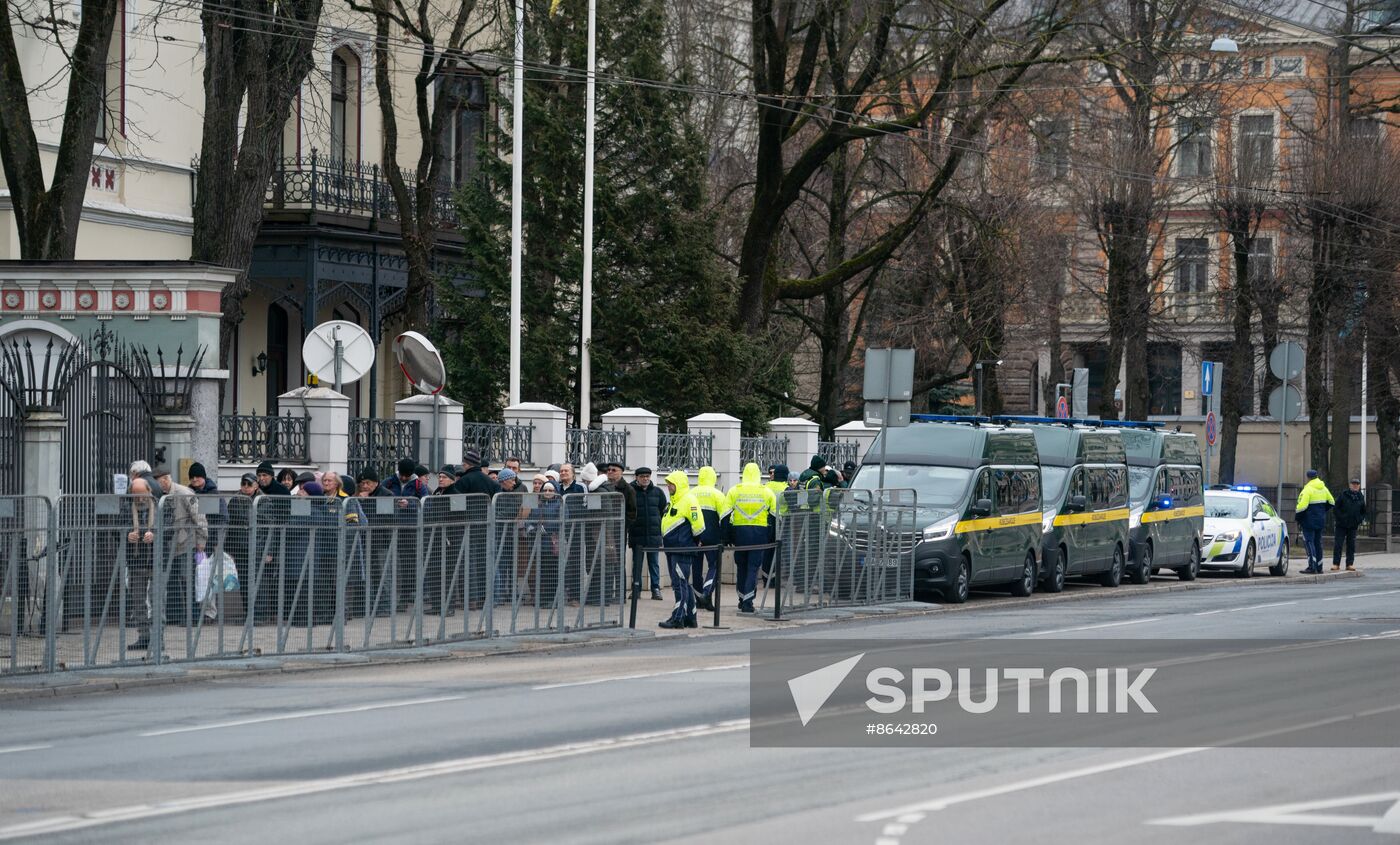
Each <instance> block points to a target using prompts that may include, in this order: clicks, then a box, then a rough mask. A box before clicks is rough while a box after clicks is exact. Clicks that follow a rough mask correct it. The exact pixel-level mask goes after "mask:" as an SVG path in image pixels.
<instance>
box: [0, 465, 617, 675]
mask: <svg viewBox="0 0 1400 845" xmlns="http://www.w3.org/2000/svg"><path fill="white" fill-rule="evenodd" d="M624 520H625V514H624V510H623V498H622V496H621V494H617V493H590V494H576V495H570V496H566V497H562V498H560V497H557V496H556V497H547V496H543V495H536V494H501V495H498V496H496V497H495V498H494V499H489V498H488V497H486V496H480V495H477V496H450V495H443V496H430V497H427V498H424V499H414V498H395V497H377V496H376V497H368V498H351V497H339V498H334V499H332V498H328V497H301V496H258V497H256V498H248V497H245V496H241V495H221V494H214V495H202V496H184V495H178V494H177V495H169V496H164V497H161V498H156V497H153V496H148V495H139V496H130V495H128V496H113V495H81V496H79V495H65V496H60V497H59V498H58V500H57V502H56V503H55V504H54V505H53V506H50V504H49V502H48V500H46V499H43V498H42V497H23V496H10V497H0V674H10V673H18V672H39V671H55V670H59V669H75V668H82V667H102V666H122V665H130V664H152V663H163V662H167V661H186V660H204V659H215V658H219V657H233V656H257V655H279V654H297V653H310V652H323V651H359V650H366V649H375V648H386V647H393V646H412V645H424V644H428V643H434V642H442V641H451V640H462V639H471V638H477V637H490V636H497V635H509V634H528V633H539V632H564V631H570V630H578V629H584V628H599V627H615V626H619V625H621V624H622V593H623V583H622V581H623V579H622V569H623V550H624V541H625V536H626V532H625V526H624Z"/></svg>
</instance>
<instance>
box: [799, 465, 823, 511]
mask: <svg viewBox="0 0 1400 845" xmlns="http://www.w3.org/2000/svg"><path fill="white" fill-rule="evenodd" d="M797 486H798V487H799V488H801V490H802V491H803V492H804V493H805V494H806V495H804V496H801V497H799V498H798V501H799V502H800V503H801V504H800V507H802V508H805V509H808V510H816V509H817V508H819V507H821V501H822V490H823V489H824V488H825V487H826V458H823V457H822V456H821V455H813V456H812V462H811V464H810V465H809V466H808V467H807V468H806V469H804V470H802V474H801V475H799V476H797Z"/></svg>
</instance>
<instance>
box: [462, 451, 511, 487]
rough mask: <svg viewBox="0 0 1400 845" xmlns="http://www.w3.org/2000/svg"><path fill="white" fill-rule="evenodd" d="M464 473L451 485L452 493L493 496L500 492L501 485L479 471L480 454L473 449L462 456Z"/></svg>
mask: <svg viewBox="0 0 1400 845" xmlns="http://www.w3.org/2000/svg"><path fill="white" fill-rule="evenodd" d="M462 465H463V467H464V469H465V471H464V472H463V473H462V477H461V478H458V479H457V481H456V482H455V483H453V485H452V492H453V493H459V494H460V493H484V494H486V495H487V496H494V495H496V494H497V493H499V492H501V485H500V484H497V483H496V482H495V481H492V480H491V479H490V478H488V477H487V475H486V473H484V472H482V470H481V453H480V452H477V451H476V450H474V449H471V450H468V451H467V453H466V454H465V455H463V456H462Z"/></svg>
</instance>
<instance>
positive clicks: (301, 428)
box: [219, 414, 310, 464]
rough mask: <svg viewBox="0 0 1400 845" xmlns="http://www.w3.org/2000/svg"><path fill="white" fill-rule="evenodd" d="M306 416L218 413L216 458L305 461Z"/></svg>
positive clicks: (223, 460)
mask: <svg viewBox="0 0 1400 845" xmlns="http://www.w3.org/2000/svg"><path fill="white" fill-rule="evenodd" d="M309 420H310V418H309V417H259V416H252V415H248V414H221V415H220V416H219V461H220V462H221V463H229V464H239V463H245V464H251V463H257V462H259V461H276V462H287V463H295V464H304V463H306V462H307V461H308V460H309V457H308V455H307V443H306V433H307V423H308V422H309Z"/></svg>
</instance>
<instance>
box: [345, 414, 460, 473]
mask: <svg viewBox="0 0 1400 845" xmlns="http://www.w3.org/2000/svg"><path fill="white" fill-rule="evenodd" d="M402 458H412V459H413V460H414V461H417V460H419V455H418V421H417V420H396V419H373V420H372V419H367V418H364V417H353V418H351V420H350V455H349V460H348V461H347V463H349V465H350V466H349V469H350V475H351V477H352V478H353V477H354V476H355V475H357V474H359V472H360V470H362V469H364V468H365V467H370V468H372V469H373V470H374V471H375V472H376V473H377V474H378V475H379V476H380V477H381V478H382V477H385V476H387V475H389V474H390V473H392V472H394V471H395V470H397V469H398V463H399V460H400V459H402ZM322 469H335V467H322ZM437 469H438V468H437V467H432V468H431V469H430V471H431V472H437Z"/></svg>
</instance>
